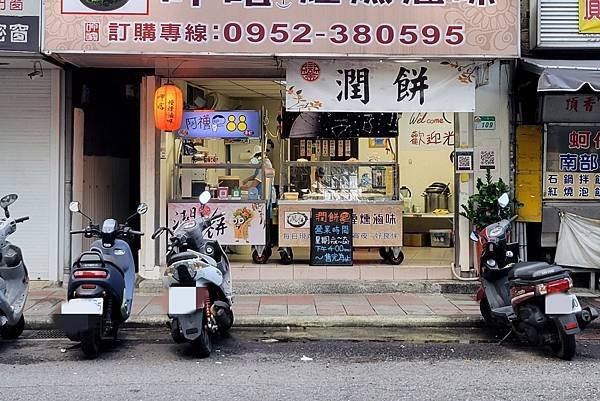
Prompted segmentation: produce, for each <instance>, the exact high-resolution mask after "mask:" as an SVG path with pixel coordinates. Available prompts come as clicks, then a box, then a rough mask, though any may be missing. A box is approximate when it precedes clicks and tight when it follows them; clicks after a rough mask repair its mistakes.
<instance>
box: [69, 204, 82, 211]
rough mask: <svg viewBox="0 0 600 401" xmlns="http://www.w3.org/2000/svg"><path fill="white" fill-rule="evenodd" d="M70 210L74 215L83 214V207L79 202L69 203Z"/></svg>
mask: <svg viewBox="0 0 600 401" xmlns="http://www.w3.org/2000/svg"><path fill="white" fill-rule="evenodd" d="M69 210H70V211H71V212H72V213H79V212H81V207H80V205H79V202H71V203H69Z"/></svg>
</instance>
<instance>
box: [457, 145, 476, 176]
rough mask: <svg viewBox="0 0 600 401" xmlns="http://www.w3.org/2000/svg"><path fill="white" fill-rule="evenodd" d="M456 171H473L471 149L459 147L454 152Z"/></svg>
mask: <svg viewBox="0 0 600 401" xmlns="http://www.w3.org/2000/svg"><path fill="white" fill-rule="evenodd" d="M455 156H456V171H457V172H461V173H467V172H472V171H473V149H461V150H457V151H456V152H455Z"/></svg>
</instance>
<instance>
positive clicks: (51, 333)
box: [22, 330, 67, 340]
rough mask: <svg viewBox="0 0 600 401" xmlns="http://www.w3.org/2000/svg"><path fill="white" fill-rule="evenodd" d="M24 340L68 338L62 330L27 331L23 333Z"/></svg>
mask: <svg viewBox="0 0 600 401" xmlns="http://www.w3.org/2000/svg"><path fill="white" fill-rule="evenodd" d="M22 338H23V339H28V340H40V339H46V338H67V337H66V336H65V333H64V332H63V331H62V330H27V331H24V332H23V336H22Z"/></svg>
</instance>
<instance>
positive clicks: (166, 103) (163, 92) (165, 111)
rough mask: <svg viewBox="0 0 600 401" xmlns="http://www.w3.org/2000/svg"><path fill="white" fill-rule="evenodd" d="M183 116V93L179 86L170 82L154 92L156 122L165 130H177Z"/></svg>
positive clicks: (159, 127)
mask: <svg viewBox="0 0 600 401" xmlns="http://www.w3.org/2000/svg"><path fill="white" fill-rule="evenodd" d="M182 118H183V94H182V93H181V89H179V88H178V87H177V86H175V85H173V84H171V83H168V84H166V85H163V86H161V87H160V88H158V89H157V90H156V93H154V124H155V125H156V128H158V129H160V130H163V131H175V130H177V129H179V127H180V126H181V120H182Z"/></svg>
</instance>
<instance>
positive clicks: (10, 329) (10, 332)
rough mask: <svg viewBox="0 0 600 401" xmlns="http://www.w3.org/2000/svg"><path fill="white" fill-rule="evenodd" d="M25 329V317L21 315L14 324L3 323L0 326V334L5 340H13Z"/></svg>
mask: <svg viewBox="0 0 600 401" xmlns="http://www.w3.org/2000/svg"><path fill="white" fill-rule="evenodd" d="M24 329H25V318H24V317H23V315H21V318H20V319H19V321H18V322H17V324H15V325H14V326H10V325H8V324H7V325H4V326H2V327H1V328H0V336H1V337H2V338H3V339H5V340H15V339H17V338H18V337H19V336H20V335H21V334H23V330H24Z"/></svg>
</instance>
